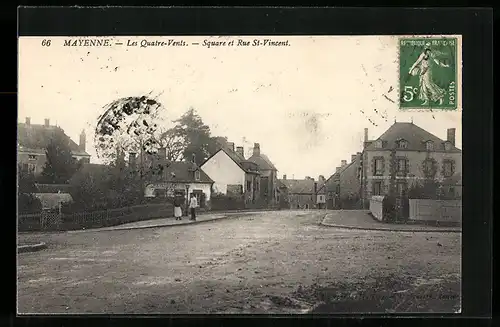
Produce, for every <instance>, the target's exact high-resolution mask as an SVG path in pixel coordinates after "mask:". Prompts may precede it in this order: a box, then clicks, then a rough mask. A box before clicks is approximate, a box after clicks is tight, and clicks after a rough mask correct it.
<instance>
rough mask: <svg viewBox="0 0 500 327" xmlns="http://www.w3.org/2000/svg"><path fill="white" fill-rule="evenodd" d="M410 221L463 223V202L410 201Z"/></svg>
mask: <svg viewBox="0 0 500 327" xmlns="http://www.w3.org/2000/svg"><path fill="white" fill-rule="evenodd" d="M409 219H410V220H413V221H436V222H447V223H461V222H462V201H461V200H427V199H410V215H409Z"/></svg>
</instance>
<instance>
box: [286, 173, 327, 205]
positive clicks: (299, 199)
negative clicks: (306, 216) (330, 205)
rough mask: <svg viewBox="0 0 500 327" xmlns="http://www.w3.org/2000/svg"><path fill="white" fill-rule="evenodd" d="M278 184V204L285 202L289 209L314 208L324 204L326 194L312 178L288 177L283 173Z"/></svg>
mask: <svg viewBox="0 0 500 327" xmlns="http://www.w3.org/2000/svg"><path fill="white" fill-rule="evenodd" d="M278 183H279V185H280V192H279V194H280V204H281V205H283V203H286V204H287V205H288V208H290V209H315V208H323V207H324V206H325V205H326V194H325V192H324V190H323V188H322V187H320V186H318V182H317V181H315V180H314V178H311V177H306V178H305V179H288V178H287V176H286V175H283V178H282V179H279V180H278Z"/></svg>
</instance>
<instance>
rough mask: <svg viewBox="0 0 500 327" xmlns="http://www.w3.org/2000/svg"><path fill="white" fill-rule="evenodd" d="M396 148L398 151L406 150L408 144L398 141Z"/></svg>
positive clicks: (404, 141)
mask: <svg viewBox="0 0 500 327" xmlns="http://www.w3.org/2000/svg"><path fill="white" fill-rule="evenodd" d="M397 146H398V148H399V149H407V148H408V142H406V140H398V141H397Z"/></svg>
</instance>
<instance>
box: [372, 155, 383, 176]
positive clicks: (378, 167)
mask: <svg viewBox="0 0 500 327" xmlns="http://www.w3.org/2000/svg"><path fill="white" fill-rule="evenodd" d="M374 163H375V175H383V174H384V159H382V158H377V159H375V162H374Z"/></svg>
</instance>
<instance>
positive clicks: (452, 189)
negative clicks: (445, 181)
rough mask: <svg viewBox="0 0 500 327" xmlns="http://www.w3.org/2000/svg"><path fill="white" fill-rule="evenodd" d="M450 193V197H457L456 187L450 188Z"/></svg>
mask: <svg viewBox="0 0 500 327" xmlns="http://www.w3.org/2000/svg"><path fill="white" fill-rule="evenodd" d="M448 192H449V195H450V196H451V197H454V196H455V187H454V186H450V188H449V189H448Z"/></svg>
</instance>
